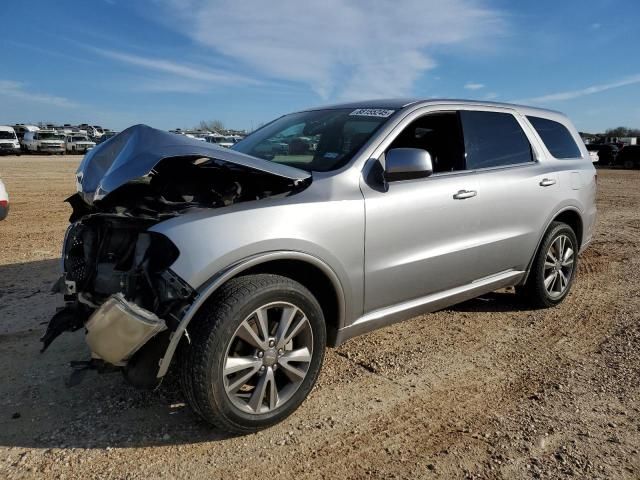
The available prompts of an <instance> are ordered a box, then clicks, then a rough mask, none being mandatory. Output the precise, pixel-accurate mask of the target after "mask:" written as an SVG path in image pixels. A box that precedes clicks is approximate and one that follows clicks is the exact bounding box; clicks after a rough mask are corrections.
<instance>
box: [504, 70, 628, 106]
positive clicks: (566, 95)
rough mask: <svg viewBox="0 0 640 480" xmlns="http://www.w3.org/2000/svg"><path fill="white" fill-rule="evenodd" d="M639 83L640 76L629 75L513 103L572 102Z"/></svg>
mask: <svg viewBox="0 0 640 480" xmlns="http://www.w3.org/2000/svg"><path fill="white" fill-rule="evenodd" d="M637 83H640V74H636V75H631V76H629V77H625V78H622V79H620V80H617V81H615V82H610V83H603V84H600V85H592V86H590V87H586V88H582V89H580V90H568V91H565V92H557V93H550V94H548V95H542V96H540V97H533V98H524V99H519V100H514V101H513V102H514V103H549V102H558V101H563V100H572V99H574V98H578V97H584V96H586V95H593V94H595V93H600V92H605V91H607V90H612V89H614V88H620V87H626V86H627V85H635V84H637Z"/></svg>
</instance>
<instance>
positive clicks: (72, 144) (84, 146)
mask: <svg viewBox="0 0 640 480" xmlns="http://www.w3.org/2000/svg"><path fill="white" fill-rule="evenodd" d="M64 143H65V145H66V149H67V152H70V153H87V151H89V150H91V149H92V148H93V147H95V146H96V142H92V141H91V140H89V138H88V137H87V136H86V135H83V134H81V133H73V134H70V135H66V136H65V139H64Z"/></svg>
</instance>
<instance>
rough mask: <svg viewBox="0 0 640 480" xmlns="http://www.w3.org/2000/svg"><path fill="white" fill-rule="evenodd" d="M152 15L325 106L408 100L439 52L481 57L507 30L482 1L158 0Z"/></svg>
mask: <svg viewBox="0 0 640 480" xmlns="http://www.w3.org/2000/svg"><path fill="white" fill-rule="evenodd" d="M158 1H159V5H163V6H164V9H163V8H161V9H159V10H157V9H154V11H153V12H151V13H150V14H151V15H156V16H157V18H158V19H159V20H160V21H162V22H164V23H165V24H166V25H167V26H169V27H170V28H174V29H178V30H179V31H181V32H182V33H184V34H185V35H187V36H188V37H190V38H192V39H193V40H194V41H195V42H197V43H198V44H200V45H203V46H205V47H209V48H211V49H213V50H215V51H216V52H217V53H218V54H222V55H225V56H226V57H228V58H231V59H233V60H235V61H236V62H237V63H238V65H240V66H242V67H243V68H246V69H249V70H253V71H255V74H256V76H258V77H268V78H274V79H280V80H286V81H293V82H299V83H302V84H306V85H309V86H310V87H311V88H312V89H313V90H314V91H315V92H316V93H317V94H318V95H320V96H321V97H323V98H363V97H380V96H396V95H407V94H410V93H411V92H412V87H413V85H414V82H415V81H416V79H418V78H419V77H420V76H421V75H422V74H424V72H426V71H428V70H429V69H432V68H434V67H435V65H436V62H435V59H434V54H435V53H437V50H438V49H439V48H441V47H445V46H446V47H463V48H469V49H476V48H477V46H478V45H486V44H487V40H489V39H490V37H492V36H494V35H496V34H497V33H500V32H501V31H503V27H504V21H503V19H502V16H501V14H500V13H498V12H497V11H495V10H492V9H489V8H486V7H484V6H483V2H481V1H480V0H450V1H449V2H446V3H443V2H441V1H439V0H398V1H394V2H386V1H385V2H352V1H349V0H325V1H323V2H301V1H299V0H282V1H279V2H268V3H265V2H263V1H261V0H247V1H235V0H234V1H232V0H223V1H215V0H190V1H189V0H158Z"/></svg>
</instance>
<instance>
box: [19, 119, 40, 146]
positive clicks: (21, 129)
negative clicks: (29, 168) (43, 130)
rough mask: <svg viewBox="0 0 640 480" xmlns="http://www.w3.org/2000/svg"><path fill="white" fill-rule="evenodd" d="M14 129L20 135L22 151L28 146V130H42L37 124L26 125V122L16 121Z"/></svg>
mask: <svg viewBox="0 0 640 480" xmlns="http://www.w3.org/2000/svg"><path fill="white" fill-rule="evenodd" d="M13 129H14V130H15V132H16V136H17V137H18V141H19V142H20V148H22V151H25V150H26V148H25V146H24V135H25V133H27V132H37V131H38V130H40V128H38V127H36V126H35V125H25V124H24V123H16V124H15V125H14V126H13Z"/></svg>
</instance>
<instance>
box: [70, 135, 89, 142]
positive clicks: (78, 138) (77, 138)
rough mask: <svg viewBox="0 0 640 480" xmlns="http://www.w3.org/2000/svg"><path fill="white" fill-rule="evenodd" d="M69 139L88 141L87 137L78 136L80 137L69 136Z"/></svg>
mask: <svg viewBox="0 0 640 480" xmlns="http://www.w3.org/2000/svg"><path fill="white" fill-rule="evenodd" d="M71 141H72V142H88V141H89V139H88V138H87V137H83V136H80V137H71Z"/></svg>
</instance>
